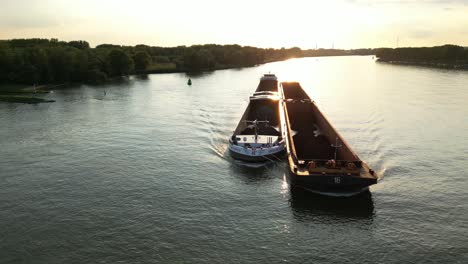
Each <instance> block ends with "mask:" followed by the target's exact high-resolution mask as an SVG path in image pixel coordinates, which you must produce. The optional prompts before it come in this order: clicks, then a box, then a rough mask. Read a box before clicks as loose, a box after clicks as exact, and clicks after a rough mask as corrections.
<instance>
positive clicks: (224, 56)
mask: <svg viewBox="0 0 468 264" xmlns="http://www.w3.org/2000/svg"><path fill="white" fill-rule="evenodd" d="M374 52H375V51H374V50H371V49H362V50H336V49H318V50H301V49H299V48H289V49H285V48H282V49H271V48H270V49H261V48H255V47H249V46H244V47H243V46H239V45H215V44H208V45H194V46H190V47H186V46H179V47H151V46H147V45H136V46H119V45H111V44H102V45H98V46H97V47H96V48H91V47H90V46H89V44H88V42H86V41H70V42H65V41H59V40H57V39H50V40H49V39H12V40H0V83H8V84H11V83H19V84H28V85H33V84H50V83H67V82H86V83H99V82H104V81H106V80H107V79H110V78H113V77H118V76H125V75H129V74H140V73H166V72H186V71H204V70H215V69H225V68H235V67H247V66H254V65H257V64H262V63H266V62H271V61H279V60H285V59H289V58H295V57H307V56H342V55H369V54H374Z"/></svg>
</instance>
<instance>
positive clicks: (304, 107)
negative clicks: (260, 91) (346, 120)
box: [280, 82, 377, 196]
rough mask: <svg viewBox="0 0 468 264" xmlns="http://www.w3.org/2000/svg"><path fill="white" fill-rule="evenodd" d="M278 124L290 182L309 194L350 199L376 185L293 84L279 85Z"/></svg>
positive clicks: (365, 167)
mask: <svg viewBox="0 0 468 264" xmlns="http://www.w3.org/2000/svg"><path fill="white" fill-rule="evenodd" d="M280 93H281V97H282V110H283V111H282V113H283V116H282V122H283V126H284V127H286V129H285V130H286V132H287V136H286V145H287V153H288V163H289V171H290V179H291V182H292V183H293V184H294V185H296V186H300V187H303V188H304V189H307V190H309V191H312V192H316V193H320V194H325V195H330V196H351V195H355V194H358V193H360V192H363V191H365V190H367V189H368V187H369V186H370V185H372V184H376V183H377V175H376V173H375V172H374V171H373V170H372V169H370V168H369V166H368V165H367V164H366V163H365V162H364V161H362V160H361V159H360V158H359V157H358V156H357V155H356V153H354V151H353V150H352V149H351V147H350V146H349V145H348V144H347V143H346V142H345V141H344V139H343V138H342V137H341V136H340V134H339V133H338V132H337V131H336V130H335V129H334V128H333V126H332V125H331V124H330V122H329V121H328V120H327V119H326V118H325V116H324V115H323V114H322V112H321V111H320V110H319V109H318V107H317V105H316V104H315V102H314V101H312V100H311V99H310V97H309V96H308V95H307V93H306V92H305V91H304V90H303V89H302V87H301V86H300V84H299V83H297V82H288V83H281V86H280Z"/></svg>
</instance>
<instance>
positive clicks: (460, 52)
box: [376, 45, 468, 69]
mask: <svg viewBox="0 0 468 264" xmlns="http://www.w3.org/2000/svg"><path fill="white" fill-rule="evenodd" d="M376 56H377V58H378V60H379V61H381V62H388V63H395V64H407V65H421V66H430V67H439V68H448V69H468V49H466V48H464V47H460V46H456V45H444V46H437V47H422V48H396V49H389V48H382V49H378V50H377V52H376Z"/></svg>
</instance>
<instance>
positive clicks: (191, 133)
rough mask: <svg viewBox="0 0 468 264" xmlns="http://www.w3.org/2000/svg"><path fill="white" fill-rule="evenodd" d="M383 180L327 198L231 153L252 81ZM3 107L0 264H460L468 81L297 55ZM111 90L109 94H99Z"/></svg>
mask: <svg viewBox="0 0 468 264" xmlns="http://www.w3.org/2000/svg"><path fill="white" fill-rule="evenodd" d="M269 71H271V72H272V73H276V74H277V75H278V77H279V78H280V79H281V80H296V81H300V82H301V84H302V86H303V87H304V88H305V89H306V90H307V91H308V92H309V94H310V96H311V97H312V98H313V99H314V100H315V101H316V102H317V103H318V105H319V106H320V107H321V109H322V111H323V112H324V113H325V114H326V115H327V117H328V118H329V119H330V121H331V122H332V123H333V124H334V126H335V127H336V128H337V129H338V130H339V131H340V132H341V133H342V135H343V137H344V138H346V140H347V141H348V143H350V145H352V146H353V148H354V150H355V151H356V152H357V153H358V155H359V156H360V157H361V158H362V159H363V160H366V161H367V162H368V163H369V164H370V165H371V166H372V167H373V168H374V169H375V170H376V171H378V172H379V173H380V174H381V175H382V177H383V179H382V180H381V181H380V182H379V184H378V185H375V186H373V187H372V188H371V190H370V193H366V194H364V195H361V196H358V197H355V198H353V199H336V198H335V199H330V198H324V197H321V196H316V195H312V194H308V193H306V192H304V191H301V190H297V189H295V188H291V187H290V186H289V185H288V182H287V177H286V175H285V171H286V170H285V164H284V163H276V164H271V165H269V166H267V167H266V168H263V169H256V170H255V169H246V168H243V167H240V166H238V165H236V164H235V163H234V162H233V161H232V160H231V159H230V158H229V156H228V153H227V152H226V149H227V140H228V138H229V136H230V134H231V132H232V131H233V130H234V128H235V127H236V125H237V122H238V121H239V119H240V117H241V115H242V113H243V111H244V109H245V107H246V106H247V103H248V96H249V95H250V94H251V93H252V92H253V91H254V90H255V88H256V86H257V84H258V80H259V77H260V76H261V74H263V73H266V72H269ZM190 77H191V78H192V80H193V85H192V86H190V87H188V86H187V85H186V82H187V79H188V76H187V75H185V74H162V75H149V76H148V77H147V78H144V77H138V78H137V77H133V78H131V79H130V80H127V81H122V82H118V83H112V84H108V85H105V86H99V87H90V86H80V87H70V88H68V89H62V90H56V91H54V93H52V94H49V95H48V97H49V98H51V99H54V100H56V102H55V103H51V104H39V105H23V104H7V103H1V104H0V127H1V129H0V182H1V185H0V187H1V188H0V263H117V262H120V263H158V262H159V263H186V262H190V263H203V262H204V263H219V262H227V263H279V262H287V263H318V262H322V263H342V262H346V261H349V262H359V263H409V262H410V263H467V262H468V202H467V201H468V179H467V177H468V175H467V166H468V147H467V146H468V105H467V104H468V72H458V71H445V70H437V69H426V68H418V67H406V66H394V65H383V64H376V63H375V62H374V61H373V60H372V59H371V57H330V58H304V59H294V60H288V61H284V62H276V63H270V64H265V65H261V66H258V67H253V68H246V69H234V70H221V71H216V72H213V73H208V74H203V75H197V76H190ZM104 91H106V95H104Z"/></svg>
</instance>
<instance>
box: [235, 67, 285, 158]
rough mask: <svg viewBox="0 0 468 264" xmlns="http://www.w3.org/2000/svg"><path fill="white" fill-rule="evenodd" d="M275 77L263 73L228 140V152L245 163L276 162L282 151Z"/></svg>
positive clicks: (282, 141) (283, 146)
mask: <svg viewBox="0 0 468 264" xmlns="http://www.w3.org/2000/svg"><path fill="white" fill-rule="evenodd" d="M279 109H280V97H279V95H278V79H277V77H276V76H275V75H274V74H265V75H264V76H263V77H261V79H260V83H259V84H258V87H257V89H256V91H255V93H254V94H253V95H252V96H250V98H249V104H248V106H247V108H246V110H245V112H244V114H243V115H242V118H241V120H240V122H239V124H238V125H237V128H236V129H235V130H234V133H233V135H232V136H231V138H230V139H229V147H228V148H229V152H230V154H231V156H232V157H233V158H234V159H236V160H241V161H245V162H264V161H276V160H278V159H279V158H280V157H281V156H282V155H284V153H285V140H284V138H283V136H282V134H281V130H280V128H281V126H280V123H281V122H280V110H279Z"/></svg>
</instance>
